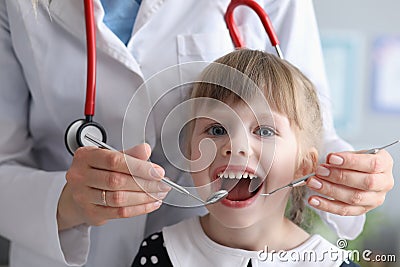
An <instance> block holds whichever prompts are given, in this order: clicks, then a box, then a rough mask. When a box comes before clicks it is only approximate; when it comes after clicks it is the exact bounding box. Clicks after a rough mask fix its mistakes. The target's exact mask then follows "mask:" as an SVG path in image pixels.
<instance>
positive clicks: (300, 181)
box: [260, 140, 400, 196]
mask: <svg viewBox="0 0 400 267" xmlns="http://www.w3.org/2000/svg"><path fill="white" fill-rule="evenodd" d="M399 142H400V140H397V141H395V142H393V143H391V144H388V145H385V146H382V147H377V148H371V149H369V150H366V151H360V152H356V153H358V154H376V153H378V152H379V151H380V150H382V149H385V148H387V147H389V146H392V145H395V144H397V143H399ZM314 175H315V173H314V172H313V173H310V174H307V175H306V176H303V177H301V178H299V179H297V180H294V181H292V182H291V183H288V184H287V185H285V186H282V187H278V188H277V189H274V190H272V191H271V192H269V193H262V194H260V196H270V195H272V194H274V193H275V192H278V191H280V190H282V189H285V188H289V187H297V186H301V185H305V184H306V181H307V179H308V178H310V177H311V176H314Z"/></svg>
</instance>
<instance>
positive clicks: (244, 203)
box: [220, 183, 264, 209]
mask: <svg viewBox="0 0 400 267" xmlns="http://www.w3.org/2000/svg"><path fill="white" fill-rule="evenodd" d="M263 185H264V183H262V184H261V185H260V186H259V189H258V191H257V193H256V194H255V195H254V196H252V197H250V198H248V199H246V200H241V201H237V200H229V199H227V198H224V199H222V200H221V201H220V203H221V204H222V205H224V206H226V207H229V208H237V209H240V208H245V207H248V206H250V205H251V204H253V203H254V201H255V200H256V199H257V197H258V195H259V194H260V193H261V191H262V190H260V189H261V188H262V186H263Z"/></svg>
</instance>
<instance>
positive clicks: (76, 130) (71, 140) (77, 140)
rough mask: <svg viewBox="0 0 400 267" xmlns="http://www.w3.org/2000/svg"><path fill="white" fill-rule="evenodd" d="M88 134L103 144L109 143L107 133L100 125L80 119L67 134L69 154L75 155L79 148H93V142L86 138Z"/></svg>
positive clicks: (66, 140)
mask: <svg viewBox="0 0 400 267" xmlns="http://www.w3.org/2000/svg"><path fill="white" fill-rule="evenodd" d="M88 133H89V134H91V135H92V136H95V137H96V138H97V139H99V140H102V141H103V142H107V134H106V131H105V130H104V128H103V127H102V126H101V125H100V124H98V123H97V122H94V121H87V120H85V119H79V120H76V121H74V122H73V123H71V124H70V126H69V127H68V128H67V130H66V132H65V146H66V147H67V149H68V151H69V153H71V154H72V155H74V153H75V151H76V150H77V149H78V148H79V147H83V146H93V144H92V143H91V142H89V141H87V140H86V139H85V138H84V137H85V135H86V134H88Z"/></svg>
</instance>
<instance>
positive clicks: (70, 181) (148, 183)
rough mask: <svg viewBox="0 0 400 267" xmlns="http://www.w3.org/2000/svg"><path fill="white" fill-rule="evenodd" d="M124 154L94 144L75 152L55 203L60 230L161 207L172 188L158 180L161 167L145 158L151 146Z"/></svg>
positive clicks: (148, 155) (160, 175)
mask: <svg viewBox="0 0 400 267" xmlns="http://www.w3.org/2000/svg"><path fill="white" fill-rule="evenodd" d="M125 154H126V155H124V154H123V153H120V152H117V151H110V150H106V149H100V148H96V147H82V148H79V149H78V150H77V151H76V152H75V155H74V158H73V161H72V164H71V167H70V168H69V170H68V171H67V174H66V179H67V183H66V185H65V186H64V189H63V191H62V193H61V196H60V199H59V202H58V210H57V222H58V228H59V230H63V229H68V228H71V227H74V226H77V225H79V224H83V223H86V224H88V225H97V226H98V225H102V224H105V223H106V222H107V221H108V220H110V219H117V218H128V217H133V216H138V215H142V214H146V213H149V212H152V211H154V210H156V209H158V208H159V207H160V205H161V203H162V201H161V200H162V199H163V198H165V196H166V195H167V193H168V191H169V190H170V189H171V188H170V187H169V186H167V185H165V184H164V183H163V182H161V181H160V179H161V178H162V177H163V176H164V173H165V172H164V170H163V169H162V168H161V167H160V166H158V165H155V164H153V163H151V162H148V161H147V160H148V158H149V157H150V154H151V148H150V146H149V145H148V144H141V145H138V146H135V147H133V148H131V149H130V150H128V151H125ZM128 165H129V167H128ZM130 171H131V172H132V174H131V172H130Z"/></svg>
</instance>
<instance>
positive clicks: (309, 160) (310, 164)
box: [295, 147, 318, 177]
mask: <svg viewBox="0 0 400 267" xmlns="http://www.w3.org/2000/svg"><path fill="white" fill-rule="evenodd" d="M317 165H318V151H317V149H316V148H315V147H312V148H310V149H309V150H308V151H307V152H306V153H305V155H304V156H303V158H302V159H301V162H300V165H299V168H298V169H297V171H296V176H295V177H301V176H304V175H307V174H309V173H312V172H315V169H316V168H317Z"/></svg>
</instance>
